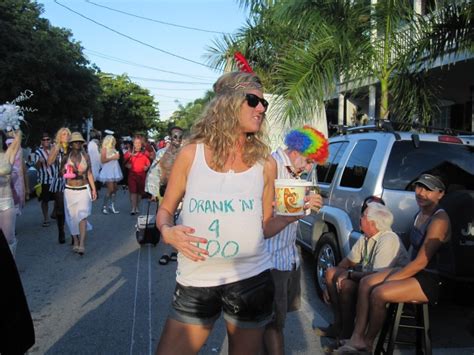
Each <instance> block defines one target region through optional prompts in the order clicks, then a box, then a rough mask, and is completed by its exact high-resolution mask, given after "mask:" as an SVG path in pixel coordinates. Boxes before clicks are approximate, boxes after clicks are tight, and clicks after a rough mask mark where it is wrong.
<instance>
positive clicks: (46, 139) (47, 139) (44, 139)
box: [41, 138, 51, 141]
mask: <svg viewBox="0 0 474 355" xmlns="http://www.w3.org/2000/svg"><path fill="white" fill-rule="evenodd" d="M41 140H42V141H50V140H51V138H41Z"/></svg>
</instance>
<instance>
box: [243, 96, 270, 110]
mask: <svg viewBox="0 0 474 355" xmlns="http://www.w3.org/2000/svg"><path fill="white" fill-rule="evenodd" d="M245 100H246V101H247V104H248V105H249V106H250V107H252V108H255V107H257V106H258V103H259V102H260V103H261V104H262V106H263V107H264V108H265V111H266V110H267V108H268V101H267V100H265V99H264V98H261V97H258V96H257V95H254V94H245Z"/></svg>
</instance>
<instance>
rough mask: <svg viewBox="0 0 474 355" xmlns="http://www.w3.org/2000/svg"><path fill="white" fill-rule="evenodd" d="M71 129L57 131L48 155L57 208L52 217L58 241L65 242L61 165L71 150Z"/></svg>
mask: <svg viewBox="0 0 474 355" xmlns="http://www.w3.org/2000/svg"><path fill="white" fill-rule="evenodd" d="M70 137H71V131H70V130H69V128H66V127H62V128H60V129H59V130H58V132H57V133H56V138H55V140H54V142H55V144H54V146H53V148H52V149H51V153H50V154H49V157H48V165H49V166H50V167H51V168H52V169H51V170H52V173H53V178H52V182H51V185H50V186H49V191H50V192H52V193H53V194H54V200H55V209H54V211H53V214H52V217H54V218H56V223H57V225H58V242H59V243H60V244H64V243H65V242H66V239H65V235H64V187H65V181H64V179H63V176H62V174H61V166H62V165H63V161H64V157H65V155H66V154H67V153H68V151H69V138H70Z"/></svg>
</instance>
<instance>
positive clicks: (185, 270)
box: [176, 144, 272, 287]
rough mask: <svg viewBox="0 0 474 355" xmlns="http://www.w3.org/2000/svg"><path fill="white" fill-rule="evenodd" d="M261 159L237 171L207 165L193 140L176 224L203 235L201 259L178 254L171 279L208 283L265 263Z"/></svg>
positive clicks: (242, 275)
mask: <svg viewBox="0 0 474 355" xmlns="http://www.w3.org/2000/svg"><path fill="white" fill-rule="evenodd" d="M263 181H264V179H263V165H262V164H260V163H257V164H255V165H254V166H252V167H251V168H250V169H248V170H246V171H244V172H241V173H233V172H228V173H219V172H216V171H214V170H212V169H211V168H210V167H209V166H208V165H207V163H206V159H205V157H204V145H203V144H197V147H196V154H195V156H194V161H193V164H192V166H191V170H190V171H189V175H188V179H187V184H186V193H185V195H184V199H183V205H182V211H181V214H180V217H179V220H178V224H183V225H185V226H188V227H192V228H194V229H195V230H196V233H195V235H196V236H200V237H204V238H206V239H207V240H208V243H207V245H201V247H202V248H204V249H207V250H208V251H209V256H208V257H207V259H206V260H205V261H199V262H194V261H191V260H190V259H188V258H186V257H184V256H182V255H178V270H177V272H176V274H177V277H176V281H177V282H179V283H180V284H181V285H184V286H195V287H210V286H219V285H224V284H228V283H231V282H235V281H239V280H244V279H247V278H249V277H252V276H255V275H258V274H259V273H261V272H262V271H264V270H267V269H269V268H271V265H272V264H271V261H270V255H269V254H268V253H267V251H266V250H265V243H264V237H263V224H262V220H263V208H262V196H263V184H264V183H263Z"/></svg>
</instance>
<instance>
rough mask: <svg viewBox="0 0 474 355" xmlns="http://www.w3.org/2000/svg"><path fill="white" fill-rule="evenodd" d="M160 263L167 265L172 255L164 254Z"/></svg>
mask: <svg viewBox="0 0 474 355" xmlns="http://www.w3.org/2000/svg"><path fill="white" fill-rule="evenodd" d="M158 262H159V263H160V265H167V264H168V263H169V262H170V257H169V256H168V255H166V254H165V255H163V256H162V257H161V258H160V260H158Z"/></svg>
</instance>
